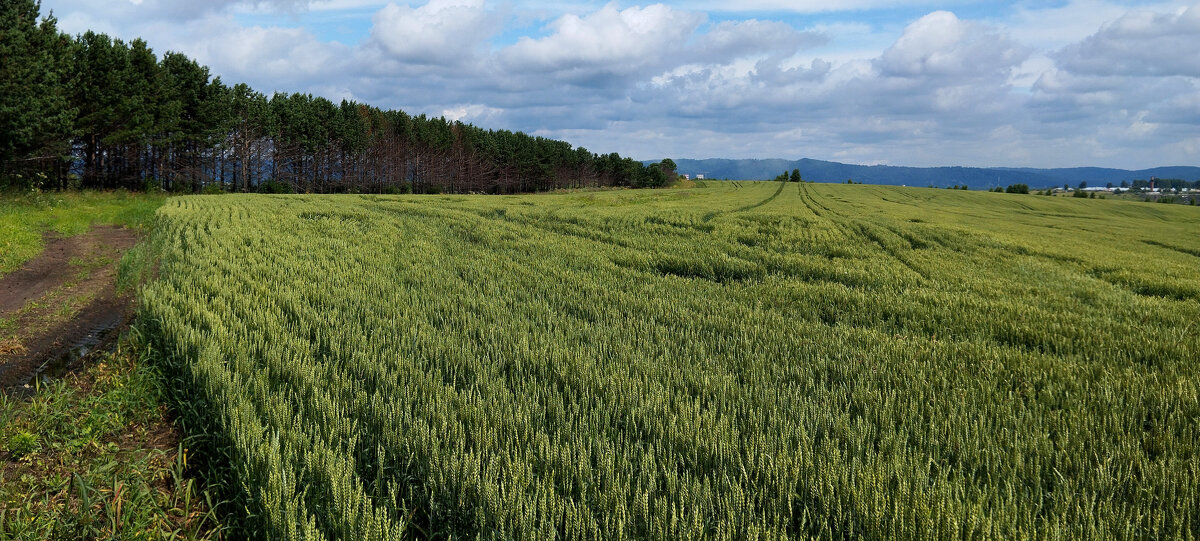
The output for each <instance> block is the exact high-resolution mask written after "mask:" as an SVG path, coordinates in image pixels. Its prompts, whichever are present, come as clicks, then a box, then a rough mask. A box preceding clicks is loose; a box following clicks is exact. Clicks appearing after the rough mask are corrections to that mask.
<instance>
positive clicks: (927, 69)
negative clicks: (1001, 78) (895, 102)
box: [876, 11, 1028, 78]
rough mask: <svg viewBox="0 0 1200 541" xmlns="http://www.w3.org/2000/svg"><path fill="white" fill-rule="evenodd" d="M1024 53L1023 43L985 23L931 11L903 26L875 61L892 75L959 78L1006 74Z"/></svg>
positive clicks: (1022, 57) (1021, 58)
mask: <svg viewBox="0 0 1200 541" xmlns="http://www.w3.org/2000/svg"><path fill="white" fill-rule="evenodd" d="M1026 56H1028V52H1027V50H1026V49H1025V48H1024V47H1022V46H1020V45H1018V44H1016V43H1015V42H1013V41H1012V40H1010V39H1008V38H1007V37H1006V36H1004V35H1003V34H1000V33H998V32H996V31H995V30H993V29H991V28H989V27H987V26H984V25H982V24H979V23H974V22H970V21H963V20H961V19H959V18H958V17H957V16H955V15H954V14H953V13H950V12H948V11H935V12H933V13H930V14H929V15H926V16H924V17H921V18H920V19H919V20H917V21H916V22H914V23H912V24H910V25H909V26H908V28H905V29H904V34H903V35H902V36H900V39H898V40H896V43H895V44H894V45H892V46H891V47H889V48H888V49H887V50H886V51H884V52H883V55H882V56H880V58H879V61H878V62H877V63H876V65H877V66H878V67H879V68H880V70H881V71H883V72H884V73H885V74H887V75H892V76H899V77H921V76H947V77H957V78H963V77H976V76H980V75H991V74H996V73H1003V74H1005V75H1007V74H1008V73H1009V71H1010V70H1011V69H1012V68H1014V67H1016V66H1017V65H1019V64H1020V63H1021V62H1023V61H1024V59H1025V57H1026Z"/></svg>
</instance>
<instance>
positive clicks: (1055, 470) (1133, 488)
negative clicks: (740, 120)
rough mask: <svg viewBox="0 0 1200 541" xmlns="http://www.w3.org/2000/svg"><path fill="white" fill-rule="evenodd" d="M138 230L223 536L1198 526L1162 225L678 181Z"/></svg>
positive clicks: (1194, 335) (1197, 377) (922, 532)
mask: <svg viewBox="0 0 1200 541" xmlns="http://www.w3.org/2000/svg"><path fill="white" fill-rule="evenodd" d="M159 218H160V222H159V223H160V226H159V228H158V229H157V230H156V233H155V235H154V238H153V240H152V243H151V244H149V245H147V250H149V251H151V252H152V253H153V254H154V257H152V258H151V257H147V259H153V260H156V261H158V262H159V273H158V276H159V278H158V280H156V281H154V282H152V283H151V284H150V285H149V286H148V287H147V288H146V289H145V290H144V292H143V296H142V299H143V302H142V311H141V318H142V319H141V321H142V325H143V328H144V330H145V332H146V333H147V336H148V337H149V338H150V339H151V340H152V341H153V343H154V344H155V349H154V351H155V352H156V355H157V356H158V357H157V358H158V362H159V363H160V364H159V366H161V367H162V370H163V371H164V374H165V375H166V376H167V379H168V381H169V382H170V383H169V384H168V388H169V391H168V394H169V395H170V396H171V397H172V398H171V400H172V401H173V403H174V404H176V405H177V410H178V411H179V412H180V416H181V421H182V422H183V423H184V424H185V428H186V430H187V431H188V433H189V434H190V435H191V437H193V438H194V440H193V441H195V442H196V447H195V448H196V450H197V453H198V455H197V459H198V460H203V461H204V463H205V464H206V466H205V468H206V470H205V471H208V472H209V475H210V476H212V477H210V479H218V480H219V481H218V482H216V483H215V484H216V485H217V486H220V487H222V488H223V489H224V490H223V492H222V499H224V500H227V502H228V503H227V505H226V506H225V508H224V509H225V512H226V513H228V516H229V521H230V522H229V525H230V526H231V527H234V528H236V530H234V531H235V532H237V534H238V535H245V536H247V537H252V538H298V537H304V538H306V539H388V538H404V537H417V538H432V537H458V538H468V537H489V538H490V537H498V538H522V539H532V538H537V539H544V538H550V537H562V538H571V539H577V538H604V539H619V538H650V539H679V538H711V539H732V538H759V539H777V538H812V539H845V538H869V539H931V538H936V539H996V538H1016V539H1026V538H1037V539H1081V538H1087V539H1159V538H1172V539H1189V538H1192V539H1194V538H1196V537H1197V536H1200V499H1198V495H1197V492H1196V491H1195V490H1194V487H1196V486H1198V485H1200V449H1198V448H1197V445H1198V444H1197V442H1200V399H1198V397H1200V373H1198V370H1200V367H1198V366H1197V364H1196V362H1195V360H1196V358H1197V352H1200V333H1198V332H1197V327H1196V321H1198V320H1200V265H1197V260H1196V256H1195V255H1194V253H1195V252H1196V251H1197V250H1200V240H1198V239H1197V237H1196V236H1195V231H1197V230H1198V228H1200V212H1197V211H1196V209H1194V208H1191V207H1182V206H1169V205H1145V204H1140V203H1129V202H1123V201H1115V200H1082V199H1069V198H1051V197H1037V196H1032V195H1017V194H997V193H979V192H965V191H951V190H931V189H921V188H889V187H876V186H862V185H853V186H851V185H814V184H782V185H781V184H780V183H755V182H738V183H718V182H709V183H706V185H705V187H702V188H701V187H698V188H695V189H678V190H669V191H667V190H664V191H610V192H592V193H586V194H556V195H540V196H512V197H473V196H395V197H392V196H320V197H313V196H253V195H248V196H222V197H190V198H180V199H173V200H171V201H169V202H168V203H167V204H166V205H164V206H163V208H162V209H161V210H160V211H159ZM1153 243H1158V244H1153Z"/></svg>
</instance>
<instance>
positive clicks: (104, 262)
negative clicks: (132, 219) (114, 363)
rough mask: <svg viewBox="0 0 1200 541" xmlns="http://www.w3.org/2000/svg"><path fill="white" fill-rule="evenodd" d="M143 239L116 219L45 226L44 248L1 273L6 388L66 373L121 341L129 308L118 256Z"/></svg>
mask: <svg viewBox="0 0 1200 541" xmlns="http://www.w3.org/2000/svg"><path fill="white" fill-rule="evenodd" d="M137 240H138V236H137V233H136V232H135V231H133V230H130V229H124V228H120V227H114V226H100V227H95V228H93V229H92V230H91V231H89V232H87V233H84V234H81V235H76V236H73V237H65V238H64V237H60V236H58V235H56V234H54V233H47V234H46V235H45V245H46V247H45V249H44V250H43V251H42V253H41V254H40V255H38V256H37V257H35V258H33V259H32V260H30V261H27V262H26V263H25V264H24V265H22V267H21V268H20V269H18V270H16V271H14V272H12V273H10V274H8V275H6V276H3V277H0V392H5V393H10V392H12V393H21V392H26V391H27V389H29V388H30V387H31V386H32V384H33V383H34V381H35V380H37V379H38V378H53V377H60V376H62V375H64V374H66V373H67V372H70V371H72V370H74V369H76V368H78V367H79V366H81V365H82V362H83V361H84V360H85V359H87V358H88V357H89V356H90V354H91V353H93V352H95V351H97V350H103V349H105V348H106V347H107V346H109V345H111V344H112V343H113V342H114V341H115V340H116V338H117V336H118V335H119V334H120V329H121V328H122V327H123V326H125V325H126V324H127V323H128V316H129V314H130V312H131V310H130V307H131V299H130V298H129V297H127V296H124V295H120V294H118V292H117V288H116V279H117V262H118V261H120V259H121V255H123V254H124V253H125V251H126V250H128V249H129V248H131V247H132V246H133V245H134V244H136V243H137Z"/></svg>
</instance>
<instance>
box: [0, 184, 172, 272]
mask: <svg viewBox="0 0 1200 541" xmlns="http://www.w3.org/2000/svg"><path fill="white" fill-rule="evenodd" d="M164 200H165V198H164V197H162V196H160V195H154V194H132V193H128V192H121V191H117V192H110V193H104V192H53V193H24V194H12V193H7V194H5V193H0V276H3V275H4V274H7V273H9V272H11V271H13V270H15V269H17V268H18V267H20V265H21V264H22V263H24V262H25V261H26V260H28V259H30V258H32V257H33V256H35V255H37V254H38V253H40V252H41V251H42V246H43V240H42V235H43V233H45V232H46V231H53V232H55V233H57V234H59V235H64V236H71V235H78V234H80V233H84V232H86V231H87V230H88V229H91V228H92V226H93V225H103V224H110V225H123V226H126V227H133V228H138V229H142V230H148V229H149V226H150V225H151V223H152V222H153V220H154V211H155V209H157V208H158V207H159V205H161V204H162V202H163V201H164Z"/></svg>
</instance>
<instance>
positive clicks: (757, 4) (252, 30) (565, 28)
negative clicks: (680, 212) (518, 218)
mask: <svg viewBox="0 0 1200 541" xmlns="http://www.w3.org/2000/svg"><path fill="white" fill-rule="evenodd" d="M43 9H52V10H53V11H54V13H55V15H56V16H57V17H58V19H59V25H60V27H61V28H63V29H64V30H66V31H68V32H71V33H78V32H83V31H85V30H88V29H94V30H97V31H102V32H106V33H109V34H110V35H113V36H115V37H119V38H123V39H132V38H135V37H142V38H144V39H146V40H147V41H148V42H149V43H150V45H151V47H153V48H154V49H155V50H156V51H157V52H159V53H162V52H166V51H168V50H173V51H180V52H183V53H186V54H188V55H190V56H192V57H194V58H196V59H197V60H199V61H201V62H203V63H204V64H206V65H208V66H210V68H211V69H212V71H213V73H214V74H215V75H219V76H221V77H222V79H223V80H224V81H226V82H227V83H233V82H247V83H250V84H251V85H252V86H254V87H255V88H257V89H258V90H260V91H262V92H265V93H271V92H274V91H286V92H294V91H299V92H310V93H313V94H318V95H323V96H326V97H328V98H331V99H335V100H338V99H354V100H358V101H363V102H367V103H371V104H374V105H378V106H381V107H389V108H400V109H404V110H406V111H409V112H413V113H426V114H432V115H444V116H447V117H450V118H456V119H462V120H464V121H467V122H473V123H475V124H477V125H480V126H483V127H489V128H505V129H516V130H523V131H526V132H529V133H534V134H538V135H543V136H547V137H555V138H562V139H566V140H568V141H571V142H572V143H575V144H577V145H580V146H585V147H587V148H588V149H590V150H592V151H595V152H612V151H616V152H620V153H622V154H625V155H630V156H633V157H636V158H643V159H658V158H661V157H674V158H707V157H728V158H791V159H795V158H801V157H809V158H817V159H825V160H836V161H844V162H851V163H867V164H876V163H886V164H894V165H912V166H932V165H974V166H1030V167H1069V166H1084V165H1096V166H1108V167H1122V168H1143V167H1151V166H1157V165H1200V4H1194V3H1180V2H1169V1H1166V2H1120V1H1105V0H1067V1H1061V2H1008V3H1001V2H982V1H973V0H959V1H950V2H935V1H927V2H893V1H890V0H849V1H844V2H838V3H830V2H819V1H814V0H801V1H781V0H747V1H743V2H737V3H731V2H718V1H703V2H667V3H654V4H651V3H635V2H611V3H604V2H589V1H577V0H562V1H543V2H514V1H507V2H491V1H488V0H429V1H425V0H418V1H416V2H402V1H393V2H379V1H376V0H315V1H313V0H258V1H240V0H210V1H208V2H195V1H187V0H112V1H110V2H95V1H93V0H43Z"/></svg>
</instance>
